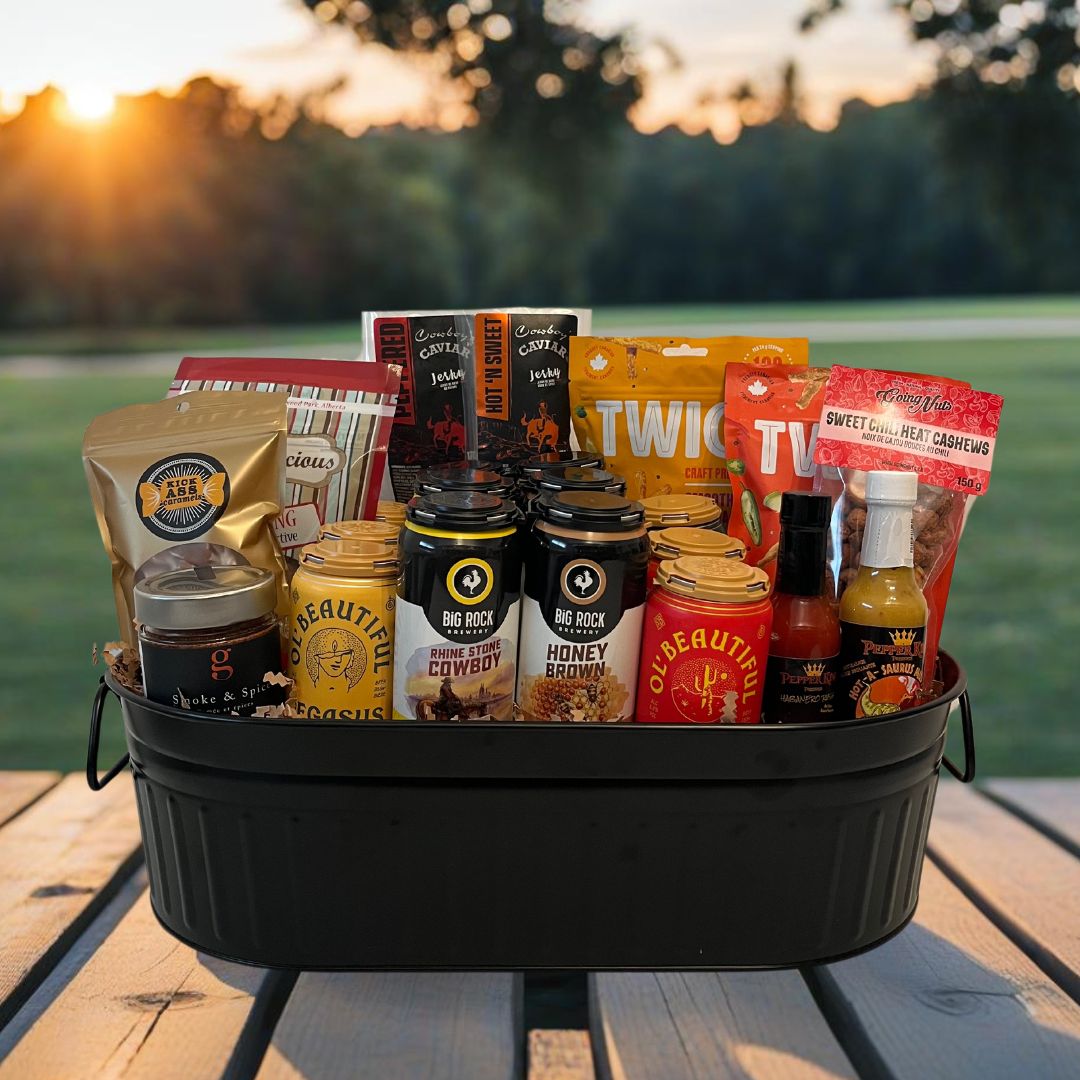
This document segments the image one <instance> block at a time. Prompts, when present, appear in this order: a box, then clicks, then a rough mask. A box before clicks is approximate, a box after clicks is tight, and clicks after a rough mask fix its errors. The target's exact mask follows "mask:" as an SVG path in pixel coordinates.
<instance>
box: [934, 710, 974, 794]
mask: <svg viewBox="0 0 1080 1080" xmlns="http://www.w3.org/2000/svg"><path fill="white" fill-rule="evenodd" d="M960 723H961V724H962V725H963V729H964V768H963V770H960V769H958V768H957V767H956V766H955V765H954V764H953V763H952V762H951V761H950V760H949V759H948V757H943V758H942V759H941V760H942V764H944V766H945V768H946V769H948V770H949V772H951V773H952V774H953V776H955V777H956V779H957V780H959V781H960V783H962V784H970V783H971V781H972V780H974V779H975V731H974V729H973V728H972V726H971V702H970V701H969V700H968V692H967V691H966V690H965V691H964V692H963V693H962V694H961V695H960Z"/></svg>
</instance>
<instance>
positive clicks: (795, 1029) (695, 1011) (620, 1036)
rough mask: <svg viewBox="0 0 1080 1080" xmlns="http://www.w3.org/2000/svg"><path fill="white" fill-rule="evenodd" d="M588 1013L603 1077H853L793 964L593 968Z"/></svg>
mask: <svg viewBox="0 0 1080 1080" xmlns="http://www.w3.org/2000/svg"><path fill="white" fill-rule="evenodd" d="M796 906H797V905H796ZM589 1013H590V1021H591V1023H592V1027H593V1032H592V1035H593V1048H594V1051H595V1053H596V1065H597V1073H598V1075H599V1076H601V1077H604V1078H605V1080H608V1078H610V1080H654V1078H656V1077H664V1080H714V1078H715V1080H720V1078H723V1077H738V1078H740V1080H743V1078H745V1080H795V1078H799V1080H803V1078H806V1080H809V1078H819V1077H820V1078H824V1077H854V1076H855V1075H856V1074H855V1072H854V1070H853V1069H852V1066H851V1064H850V1062H849V1061H848V1059H847V1058H846V1056H845V1055H844V1051H843V1050H842V1049H841V1048H840V1045H839V1043H838V1042H837V1041H836V1039H835V1037H834V1036H833V1034H832V1032H831V1031H830V1030H829V1027H828V1025H827V1024H826V1022H825V1018H824V1017H823V1016H822V1014H821V1012H820V1010H819V1009H818V1007H817V1005H816V1004H815V1003H814V999H813V997H812V996H811V994H810V991H809V990H808V989H807V987H806V984H805V983H804V982H803V979H802V978H801V976H800V975H799V974H798V973H797V972H793V971H779V972H755V971H740V972H727V973H714V972H640V973H638V972H635V973H627V974H623V973H619V974H612V975H592V976H590V1009H589Z"/></svg>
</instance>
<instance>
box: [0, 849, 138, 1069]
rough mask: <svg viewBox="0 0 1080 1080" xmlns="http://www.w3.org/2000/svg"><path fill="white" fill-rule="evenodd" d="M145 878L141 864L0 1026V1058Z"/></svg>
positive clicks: (53, 996)
mask: <svg viewBox="0 0 1080 1080" xmlns="http://www.w3.org/2000/svg"><path fill="white" fill-rule="evenodd" d="M146 882H147V877H146V867H145V866H140V867H139V868H138V869H137V870H136V871H135V872H134V873H133V874H132V875H131V877H129V878H128V879H127V880H126V881H125V882H124V883H123V885H121V886H120V888H119V889H117V891H116V895H115V896H114V897H113V898H112V899H111V900H110V901H109V902H108V903H107V904H106V905H105V907H104V908H102V910H101V911H100V912H98V914H97V915H96V916H95V917H94V919H93V920H91V922H90V925H89V926H88V927H87V928H86V929H85V930H84V931H83V932H82V933H81V934H80V935H79V936H78V937H77V938H76V939H75V941H74V942H73V943H72V945H71V947H70V948H69V949H68V950H67V951H66V952H65V953H64V955H63V956H62V957H61V958H60V959H59V960H58V961H57V963H56V964H55V965H54V966H53V968H52V970H51V971H50V972H49V974H48V975H46V976H45V978H44V979H42V980H41V983H40V985H39V986H38V987H37V989H36V990H34V992H33V993H32V994H31V995H30V997H29V998H28V999H27V1000H26V1002H25V1003H24V1004H23V1005H22V1007H21V1008H20V1009H19V1011H18V1012H17V1013H15V1015H14V1016H13V1017H12V1018H11V1019H10V1020H9V1021H8V1022H7V1023H6V1024H5V1025H4V1026H3V1028H0V1061H3V1060H4V1058H6V1057H7V1056H8V1054H10V1053H11V1051H12V1050H13V1049H14V1048H15V1045H16V1044H17V1043H18V1041H19V1040H20V1039H21V1038H22V1037H23V1036H24V1035H25V1034H26V1033H27V1032H28V1031H29V1030H30V1029H31V1028H32V1027H33V1026H34V1025H35V1024H36V1023H37V1022H38V1020H40V1019H41V1017H42V1016H43V1015H44V1014H45V1012H46V1010H47V1009H48V1008H49V1006H50V1005H52V1003H53V1002H54V1001H55V1000H56V999H57V998H58V997H59V996H60V994H61V993H62V992H63V990H64V987H66V986H67V984H68V983H69V982H71V980H72V979H73V978H75V976H76V975H78V973H79V972H80V971H82V969H83V967H84V966H85V964H86V962H87V961H88V960H89V959H90V957H92V956H93V955H94V953H96V952H97V951H98V949H100V948H101V946H102V944H104V942H105V940H106V939H107V938H108V936H109V935H110V934H111V933H112V932H113V931H114V930H115V929H116V928H117V926H119V925H120V920H121V919H122V918H123V917H124V916H125V915H126V914H127V913H128V912H129V911H130V910H131V908H132V906H133V905H134V903H135V901H136V900H138V899H139V897H140V896H142V894H143V892H144V891H145V890H146Z"/></svg>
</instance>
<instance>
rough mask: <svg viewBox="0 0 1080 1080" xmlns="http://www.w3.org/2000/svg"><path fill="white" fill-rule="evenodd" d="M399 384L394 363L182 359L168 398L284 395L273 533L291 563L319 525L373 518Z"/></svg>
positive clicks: (399, 378)
mask: <svg viewBox="0 0 1080 1080" xmlns="http://www.w3.org/2000/svg"><path fill="white" fill-rule="evenodd" d="M400 381H401V368H400V367H398V366H397V365H394V364H365V363H359V362H356V361H352V360H290V359H257V358H254V357H228V356H226V357H203V356H199V357H192V356H188V357H185V358H184V359H183V360H182V361H181V362H180V367H179V368H178V369H177V372H176V377H175V378H174V379H173V383H172V386H171V387H170V388H169V397H172V396H174V395H176V394H183V393H186V392H188V391H189V390H263V391H284V392H285V393H287V394H288V395H289V399H288V450H287V454H286V459H285V487H286V491H285V500H284V502H283V503H282V511H281V514H280V515H279V516H278V518H277V520H276V521H275V522H274V532H275V535H276V537H277V541H278V544H279V545H280V547H281V550H282V551H283V552H284V554H285V555H286V556H288V557H290V558H297V557H298V556H299V551H300V548H302V547H303V546H304V545H305V544H311V543H314V542H315V541H316V540H317V539H318V537H319V529H320V527H321V526H323V525H327V524H330V523H331V522H335V521H351V520H353V519H357V518H367V519H371V518H374V516H375V509H376V506H377V504H378V501H379V488H380V486H381V485H382V480H383V474H384V472H385V470H386V448H387V444H388V443H389V441H390V429H391V426H392V425H393V421H394V410H395V407H396V402H397V393H398V386H399V383H400Z"/></svg>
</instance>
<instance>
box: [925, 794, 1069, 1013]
mask: <svg viewBox="0 0 1080 1080" xmlns="http://www.w3.org/2000/svg"><path fill="white" fill-rule="evenodd" d="M930 849H931V851H932V853H933V855H934V857H935V858H936V859H937V860H939V861H940V864H941V866H942V869H943V870H944V871H945V873H946V875H947V876H948V877H949V878H950V879H952V880H953V881H954V882H955V883H956V884H957V885H959V886H960V888H961V889H962V890H963V891H964V892H965V893H966V894H967V895H968V896H969V897H970V898H971V899H972V900H974V902H975V903H976V905H977V906H979V907H980V908H982V910H983V911H984V912H985V913H986V914H988V915H989V916H990V917H991V918H992V919H993V921H994V922H995V923H997V924H998V925H999V926H1000V927H1001V928H1002V929H1003V930H1005V932H1006V933H1007V934H1008V936H1009V937H1011V938H1012V939H1013V940H1014V941H1016V942H1017V943H1018V944H1019V945H1020V946H1021V948H1022V949H1023V950H1024V951H1025V952H1026V953H1027V954H1028V955H1029V956H1031V957H1032V958H1033V959H1034V960H1035V961H1036V962H1037V963H1038V965H1039V966H1040V967H1041V968H1043V970H1044V971H1048V972H1049V973H1050V974H1051V976H1052V977H1053V978H1054V980H1055V981H1056V982H1058V983H1059V984H1060V985H1061V986H1062V987H1064V988H1065V989H1066V991H1067V992H1068V993H1069V994H1070V996H1072V997H1073V998H1074V999H1075V1000H1077V1001H1080V859H1075V858H1073V856H1072V855H1070V854H1069V853H1068V852H1067V851H1065V850H1064V849H1063V848H1061V847H1059V846H1058V845H1057V844H1055V843H1053V842H1052V841H1050V840H1048V839H1046V837H1044V836H1041V835H1040V834H1039V833H1037V832H1036V831H1035V830H1034V829H1032V828H1031V827H1030V826H1028V825H1025V824H1024V823H1023V822H1022V821H1020V820H1019V819H1018V818H1016V817H1015V816H1014V815H1012V814H1010V813H1009V812H1008V811H1006V810H1003V809H1002V808H1001V807H1000V806H997V805H996V804H995V803H993V802H991V801H990V800H989V799H987V798H985V797H984V796H982V795H979V794H978V793H977V792H975V791H971V790H970V789H968V788H965V787H963V786H962V785H960V784H957V783H955V782H948V783H946V782H942V783H941V784H940V785H939V787H938V794H937V799H936V802H935V806H934V817H933V821H932V822H931V825H930Z"/></svg>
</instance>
